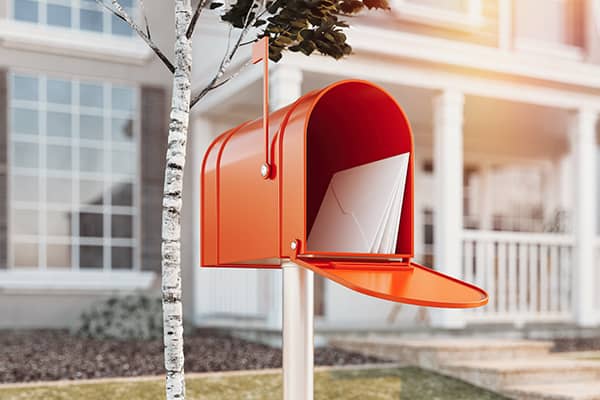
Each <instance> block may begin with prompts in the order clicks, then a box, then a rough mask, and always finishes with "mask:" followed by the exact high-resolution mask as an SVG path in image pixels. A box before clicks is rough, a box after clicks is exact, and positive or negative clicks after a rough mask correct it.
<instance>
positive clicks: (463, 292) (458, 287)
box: [292, 257, 488, 308]
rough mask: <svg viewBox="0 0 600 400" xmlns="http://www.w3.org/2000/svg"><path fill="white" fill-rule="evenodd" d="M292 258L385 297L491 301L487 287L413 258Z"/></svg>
mask: <svg viewBox="0 0 600 400" xmlns="http://www.w3.org/2000/svg"><path fill="white" fill-rule="evenodd" d="M292 260H293V261H294V262H295V263H297V264H299V265H301V266H303V267H305V268H308V269H310V270H312V271H313V272H315V273H316V274H319V275H321V276H323V277H325V278H327V279H331V280H332V281H335V282H337V283H339V284H341V285H343V286H346V287H347V288H349V289H352V290H355V291H357V292H360V293H363V294H366V295H368V296H373V297H378V298H381V299H384V300H390V301H395V302H398V303H407V304H414V305H419V306H429V307H443V308H473V307H481V306H483V305H485V304H487V302H488V295H487V293H486V292H485V291H484V290H482V289H480V288H478V287H476V286H474V285H471V284H469V283H467V282H463V281H461V280H459V279H455V278H452V277H450V276H447V275H444V274H442V273H439V272H437V271H434V270H432V269H430V268H427V267H424V266H422V265H419V264H416V263H414V262H411V263H402V262H391V261H390V262H381V261H357V260H352V261H342V260H338V261H332V260H326V259H314V258H305V257H293V258H292Z"/></svg>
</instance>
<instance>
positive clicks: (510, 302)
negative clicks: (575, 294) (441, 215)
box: [462, 230, 574, 324]
mask: <svg viewBox="0 0 600 400" xmlns="http://www.w3.org/2000/svg"><path fill="white" fill-rule="evenodd" d="M573 242H574V241H573V238H572V237H571V236H568V235H561V234H552V233H543V234H539V233H520V232H519V233H515V232H495V231H475V230H465V231H464V234H463V270H462V273H463V278H464V279H465V280H467V281H469V282H473V283H475V284H476V285H478V286H480V287H483V288H484V289H485V290H487V291H488V293H489V295H490V301H489V304H488V305H487V306H485V307H482V308H480V309H475V310H472V311H470V312H469V313H468V317H467V318H468V319H469V321H471V322H476V321H481V322H483V321H486V322H487V321H499V322H513V323H515V324H523V323H525V322H535V321H565V320H570V319H571V318H572V295H571V282H572V279H573V278H572V272H573V271H574V264H573V255H574V252H573Z"/></svg>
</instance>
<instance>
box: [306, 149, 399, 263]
mask: <svg viewBox="0 0 600 400" xmlns="http://www.w3.org/2000/svg"><path fill="white" fill-rule="evenodd" d="M409 157H410V154H409V153H404V154H400V155H397V156H393V157H389V158H385V159H382V160H378V161H374V162H370V163H367V164H364V165H360V166H357V167H353V168H349V169H346V170H343V171H339V172H337V173H335V174H334V175H333V177H332V178H331V181H330V183H329V187H328V189H327V192H326V193H325V197H324V199H323V202H322V203H321V207H320V209H319V212H318V213H317V217H316V219H315V223H314V225H313V228H312V230H311V232H310V235H309V236H308V240H307V247H308V248H309V249H310V250H311V251H328V252H344V251H346V252H348V251H349V252H353V253H379V254H392V253H394V250H395V249H396V244H397V241H398V227H399V226H400V214H401V210H402V199H403V198H404V189H405V185H406V176H407V174H408V161H409Z"/></svg>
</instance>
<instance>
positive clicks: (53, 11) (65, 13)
mask: <svg viewBox="0 0 600 400" xmlns="http://www.w3.org/2000/svg"><path fill="white" fill-rule="evenodd" d="M46 18H47V20H48V25H54V26H62V27H66V28H68V27H70V26H71V8H70V7H65V6H59V5H56V4H48V9H47V15H46Z"/></svg>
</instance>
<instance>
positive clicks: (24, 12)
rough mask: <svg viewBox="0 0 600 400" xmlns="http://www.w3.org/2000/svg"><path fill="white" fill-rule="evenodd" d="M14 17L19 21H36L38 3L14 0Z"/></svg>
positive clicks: (29, 0)
mask: <svg viewBox="0 0 600 400" xmlns="http://www.w3.org/2000/svg"><path fill="white" fill-rule="evenodd" d="M14 5H15V19H16V20H19V21H29V22H37V21H38V3H37V1H31V0H15V2H14Z"/></svg>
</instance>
